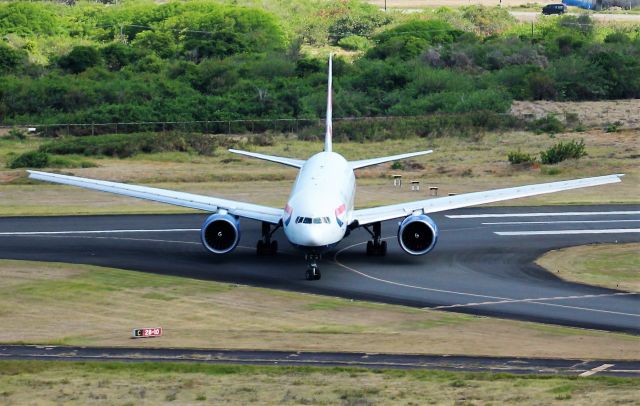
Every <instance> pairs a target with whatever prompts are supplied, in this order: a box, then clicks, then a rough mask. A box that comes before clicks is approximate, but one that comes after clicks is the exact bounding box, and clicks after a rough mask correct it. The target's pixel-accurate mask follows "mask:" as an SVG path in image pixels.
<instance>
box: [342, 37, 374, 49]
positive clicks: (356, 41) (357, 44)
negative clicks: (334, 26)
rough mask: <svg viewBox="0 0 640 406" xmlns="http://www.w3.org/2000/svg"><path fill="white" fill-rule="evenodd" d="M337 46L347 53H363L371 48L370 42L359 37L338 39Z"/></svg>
mask: <svg viewBox="0 0 640 406" xmlns="http://www.w3.org/2000/svg"><path fill="white" fill-rule="evenodd" d="M338 45H339V46H340V47H341V48H343V49H346V50H349V51H364V50H366V49H367V48H369V47H370V46H371V42H370V41H369V40H368V39H366V38H364V37H361V36H359V35H350V36H348V37H344V38H342V39H340V41H338Z"/></svg>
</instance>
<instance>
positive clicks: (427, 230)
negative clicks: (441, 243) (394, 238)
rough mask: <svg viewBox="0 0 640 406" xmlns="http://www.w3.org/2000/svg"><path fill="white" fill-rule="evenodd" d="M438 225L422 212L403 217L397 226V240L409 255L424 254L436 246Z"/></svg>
mask: <svg viewBox="0 0 640 406" xmlns="http://www.w3.org/2000/svg"><path fill="white" fill-rule="evenodd" d="M437 241H438V226H437V225H436V223H434V221H433V220H432V219H431V218H430V217H428V216H425V215H424V214H419V215H411V216H409V217H407V218H405V219H404V220H403V221H402V223H400V227H398V242H399V243H400V246H401V247H402V249H403V250H405V252H407V253H408V254H411V255H424V254H426V253H428V252H429V251H431V250H432V249H433V247H435V246H436V242H437Z"/></svg>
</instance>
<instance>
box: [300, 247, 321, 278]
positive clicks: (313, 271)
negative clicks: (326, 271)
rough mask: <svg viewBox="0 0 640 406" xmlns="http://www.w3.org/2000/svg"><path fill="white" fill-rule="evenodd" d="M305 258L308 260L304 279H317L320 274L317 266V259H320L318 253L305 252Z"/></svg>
mask: <svg viewBox="0 0 640 406" xmlns="http://www.w3.org/2000/svg"><path fill="white" fill-rule="evenodd" d="M305 258H306V260H307V261H308V262H309V267H308V268H307V272H306V273H305V275H304V276H305V279H306V280H308V281H317V280H319V279H320V277H321V276H322V275H321V274H320V268H318V260H319V259H320V255H319V254H307V255H306V256H305Z"/></svg>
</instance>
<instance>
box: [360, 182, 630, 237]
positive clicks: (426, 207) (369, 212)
mask: <svg viewBox="0 0 640 406" xmlns="http://www.w3.org/2000/svg"><path fill="white" fill-rule="evenodd" d="M622 176H624V174H616V175H607V176H598V177H594V178H583V179H575V180H565V181H561V182H551V183H540V184H536V185H527V186H518V187H512V188H504V189H495V190H488V191H484V192H473V193H465V194H461V195H456V196H448V197H440V198H435V199H427V200H419V201H414V202H407V203H399V204H393V205H389V206H380V207H374V208H370V209H360V210H355V211H354V212H353V218H352V221H357V222H358V224H360V225H366V224H370V223H375V222H378V221H384V220H391V219H394V218H399V217H404V216H408V215H410V214H412V213H413V212H416V211H420V212H422V213H425V214H427V213H435V212H439V211H444V210H452V209H459V208H461V207H468V206H476V205H479V204H485V203H493V202H499V201H503V200H510V199H518V198H521V197H529V196H535V195H541V194H545V193H554V192H560V191H563V190H571V189H578V188H582V187H589V186H599V185H606V184H609V183H617V182H621V179H620V178H621V177H622Z"/></svg>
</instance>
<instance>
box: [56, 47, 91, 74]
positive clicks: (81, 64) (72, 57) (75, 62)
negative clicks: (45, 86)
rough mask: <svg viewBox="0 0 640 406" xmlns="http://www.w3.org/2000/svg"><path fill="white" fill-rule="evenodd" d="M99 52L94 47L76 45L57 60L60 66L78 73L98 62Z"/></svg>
mask: <svg viewBox="0 0 640 406" xmlns="http://www.w3.org/2000/svg"><path fill="white" fill-rule="evenodd" d="M100 60H101V58H100V52H98V50H97V49H96V48H94V47H90V46H77V47H74V48H73V49H72V50H71V52H69V54H67V55H66V56H63V57H62V58H60V60H59V61H58V64H59V65H60V67H61V68H63V69H65V70H67V71H69V72H71V73H80V72H84V71H85V70H87V69H89V68H90V67H92V66H96V65H98V64H99V63H100Z"/></svg>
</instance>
